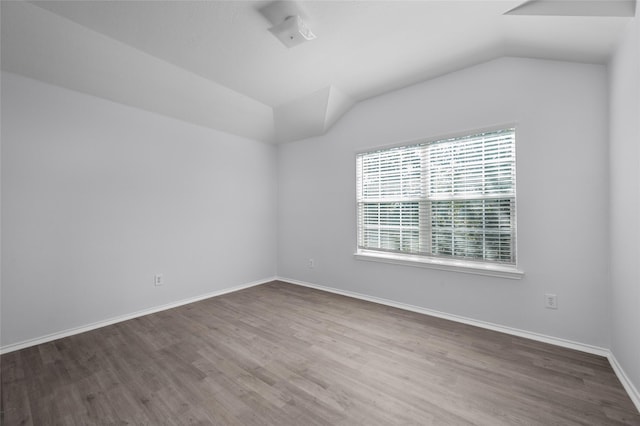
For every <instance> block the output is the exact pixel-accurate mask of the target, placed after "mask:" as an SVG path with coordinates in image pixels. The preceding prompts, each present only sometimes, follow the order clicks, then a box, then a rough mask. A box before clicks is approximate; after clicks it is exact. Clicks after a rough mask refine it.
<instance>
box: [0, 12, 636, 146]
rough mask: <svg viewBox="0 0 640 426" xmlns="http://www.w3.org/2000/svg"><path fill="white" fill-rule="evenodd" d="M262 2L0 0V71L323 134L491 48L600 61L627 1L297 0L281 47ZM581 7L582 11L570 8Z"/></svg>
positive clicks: (277, 134) (275, 129)
mask: <svg viewBox="0 0 640 426" xmlns="http://www.w3.org/2000/svg"><path fill="white" fill-rule="evenodd" d="M267 3H268V2H264V1H42V2H40V1H34V2H29V3H25V2H22V1H18V2H7V1H2V3H1V8H2V10H1V13H2V68H3V69H5V70H8V71H11V72H15V73H18V74H22V75H26V76H28V77H32V78H36V79H40V80H43V81H46V82H50V83H52V84H57V85H61V86H64V87H68V88H71V89H74V90H79V91H83V92H86V93H89V94H93V95H96V96H101V97H104V98H107V99H111V100H114V101H117V102H120V103H124V104H127V105H132V106H135V107H140V108H144V109H147V110H150V111H154V112H158V113H161V114H165V115H169V116H173V117H177V118H179V119H182V120H186V121H190V122H193V123H196V124H199V125H204V126H207V127H212V128H216V129H219V130H223V131H226V132H230V133H234V134H237V135H240V136H245V137H249V138H253V139H258V140H263V141H267V142H281V141H288V140H293V139H299V138H303V137H307V136H312V135H316V134H320V133H322V132H324V131H326V130H327V129H328V128H329V127H330V125H331V124H332V123H333V122H335V121H336V120H337V119H338V118H339V115H340V114H342V113H344V112H345V111H346V110H348V108H349V107H350V106H351V105H352V104H353V103H355V102H358V101H360V100H363V99H366V98H369V97H372V96H376V95H379V94H382V93H384V92H386V91H389V90H393V89H397V88H400V87H403V86H406V85H409V84H413V83H416V82H419V81H422V80H425V79H428V78H432V77H434V76H437V75H441V74H443V73H446V72H450V71H453V70H456V69H460V68H463V67H466V66H470V65H473V64H476V63H480V62H484V61H487V60H490V59H493V58H497V57H500V56H505V55H511V56H527V57H535V58H548V59H560V60H569V61H580V62H594V63H606V61H607V60H608V58H609V56H610V54H611V52H612V49H613V48H614V47H615V44H616V42H617V40H618V37H619V36H620V34H621V31H622V29H623V28H624V27H625V25H626V24H627V23H628V22H629V19H630V18H629V16H633V12H634V6H635V2H634V1H631V0H606V1H595V0H586V1H585V0H582V1H580V0H536V1H534V2H530V4H528V5H526V7H521V8H520V9H518V10H515V11H514V12H513V13H514V14H508V15H505V13H506V12H508V11H510V10H511V9H514V8H516V7H518V6H520V5H522V4H523V3H524V1H522V0H497V1H489V0H470V1H458V0H445V1H435V0H430V1H427V0H425V1H304V2H300V3H301V7H302V8H303V9H304V13H305V14H306V15H307V16H308V20H307V23H308V26H309V27H310V28H311V29H312V31H313V32H314V33H315V34H316V35H317V39H316V40H313V41H311V42H309V43H305V44H302V45H299V46H297V47H294V48H291V49H287V48H286V47H285V46H284V45H282V44H281V43H280V42H279V41H278V40H277V39H276V38H275V37H274V36H273V35H272V34H271V33H269V31H268V28H269V27H270V26H271V24H270V23H269V22H268V21H267V19H266V18H265V17H264V16H263V15H262V14H261V13H260V12H259V9H260V8H262V7H264V6H265V5H266V4H267ZM545 4H549V5H550V6H552V7H551V9H550V8H548V7H545ZM594 4H597V7H592V6H593V5H594ZM559 5H564V6H562V7H560V8H559V7H558V6H559ZM612 6H613V7H612ZM527 8H529V9H527ZM529 10H530V11H529ZM549 10H551V11H550V12H549ZM515 13H518V14H515ZM545 13H551V14H552V15H551V16H549V15H547V16H545ZM581 14H584V15H591V16H571V15H581ZM553 15H563V16H553ZM567 15H569V16H567ZM603 15H626V16H603Z"/></svg>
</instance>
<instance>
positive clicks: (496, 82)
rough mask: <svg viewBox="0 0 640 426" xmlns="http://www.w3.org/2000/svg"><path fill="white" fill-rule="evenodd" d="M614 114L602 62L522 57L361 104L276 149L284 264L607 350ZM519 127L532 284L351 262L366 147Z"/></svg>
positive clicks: (340, 283)
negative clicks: (359, 161) (549, 300)
mask: <svg viewBox="0 0 640 426" xmlns="http://www.w3.org/2000/svg"><path fill="white" fill-rule="evenodd" d="M607 117H608V87H607V72H606V69H605V67H603V66H598V65H586V64H575V63H564V62H554V61H541V60H532V59H516V58H503V59H499V60H495V61H492V62H489V63H486V64H481V65H478V66H475V67H472V68H468V69H465V70H462V71H458V72H455V73H451V74H448V75H445V76H443V77H440V78H436V79H433V80H430V81H427V82H424V83H421V84H418V85H415V86H412V87H408V88H406V89H403V90H399V91H395V92H392V93H388V94H385V95H383V96H380V97H377V98H374V99H370V100H367V101H365V102H362V103H360V104H358V105H356V106H355V107H354V109H352V110H351V111H350V112H349V113H347V115H345V116H344V117H343V118H342V120H341V121H339V122H338V123H337V124H336V126H335V127H334V128H333V129H332V130H331V131H330V132H329V133H328V134H326V135H324V136H322V137H318V138H313V139H307V140H303V141H298V142H293V143H290V144H286V145H281V146H280V149H279V151H278V161H279V165H278V173H279V177H278V185H279V213H278V218H279V221H278V226H279V232H278V235H279V243H278V244H279V249H278V250H279V252H278V253H279V255H278V274H279V275H280V276H281V277H284V278H289V279H294V280H300V281H305V282H309V283H313V284H317V285H323V286H327V287H333V288H337V289H340V290H345V291H351V292H357V293H362V294H366V295H370V296H375V297H380V298H386V299H389V300H392V301H396V302H401V303H407V304H412V305H415V306H419V307H423V308H428V309H433V310H437V311H442V312H446V313H449V314H454V315H459V316H463V317H468V318H472V319H476V320H481V321H487V322H491V323H495V324H499V325H502V326H508V327H514V328H517V329H521V330H526V331H531V332H537V333H542V334H545V335H549V336H554V337H558V338H564V339H568V340H572V341H576V342H581V343H584V344H591V345H595V346H599V347H605V348H607V347H609V344H610V341H609V332H610V326H611V322H610V310H609V303H610V292H609V285H608V280H609V278H608V244H609V239H608V234H607V231H608V206H607V202H606V198H607V191H608V189H609V186H608V162H607V161H608V160H607V158H608V157H607V139H608V133H607V132H608V125H607V121H608V120H607ZM511 123H516V125H517V141H516V149H517V176H518V182H517V194H518V201H517V209H518V257H519V267H520V268H521V269H522V270H524V272H525V276H524V278H523V279H522V280H520V281H518V280H510V279H504V278H491V277H483V276H477V275H469V274H463V273H458V272H445V271H437V270H432V269H423V268H416V267H407V266H400V265H389V264H381V263H372V262H365V261H360V260H355V259H354V258H353V253H354V252H355V245H356V228H355V226H356V225H355V224H356V220H355V218H356V212H355V153H356V152H358V151H361V150H366V149H370V148H373V147H377V146H383V145H385V144H396V143H399V142H403V141H412V140H416V139H420V138H434V137H438V136H440V135H449V134H452V133H459V132H461V131H464V130H468V131H470V132H473V131H475V130H476V129H482V128H486V127H490V126H496V125H500V124H511ZM309 258H313V259H314V260H315V261H316V267H315V268H314V269H310V268H308V267H307V260H308V259H309ZM545 292H551V293H556V294H557V295H558V304H559V309H558V310H556V311H554V310H548V309H544V307H543V295H544V293H545Z"/></svg>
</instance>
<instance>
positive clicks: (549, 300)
mask: <svg viewBox="0 0 640 426" xmlns="http://www.w3.org/2000/svg"><path fill="white" fill-rule="evenodd" d="M544 307H545V308H547V309H558V296H556V295H555V294H551V293H546V294H545V295H544Z"/></svg>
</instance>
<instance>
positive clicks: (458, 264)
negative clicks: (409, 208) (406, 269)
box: [353, 250, 524, 280]
mask: <svg viewBox="0 0 640 426" xmlns="http://www.w3.org/2000/svg"><path fill="white" fill-rule="evenodd" d="M353 256H354V257H355V258H356V259H357V260H366V261H370V262H382V263H392V264H395V265H406V266H417V267H420V268H430V269H439V270H443V271H453V272H462V273H465V274H475V275H486V276H490V277H499V278H510V279H513V280H519V279H522V277H523V276H524V272H523V271H521V270H519V269H517V268H515V267H511V266H501V265H492V264H480V263H475V262H465V261H463V260H450V259H439V258H429V257H422V256H411V255H404V256H403V255H396V254H390V253H380V252H374V251H364V250H363V251H358V252H356V253H354V255H353Z"/></svg>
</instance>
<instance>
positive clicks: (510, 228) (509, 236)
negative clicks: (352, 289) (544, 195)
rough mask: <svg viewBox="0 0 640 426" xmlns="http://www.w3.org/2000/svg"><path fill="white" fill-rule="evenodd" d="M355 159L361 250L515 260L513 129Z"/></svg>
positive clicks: (392, 150) (466, 258) (498, 261)
mask: <svg viewBox="0 0 640 426" xmlns="http://www.w3.org/2000/svg"><path fill="white" fill-rule="evenodd" d="M356 162H357V164H356V168H357V204H358V206H357V208H358V249H359V250H372V251H379V252H390V253H397V254H407V255H412V256H415V255H418V256H428V257H445V258H456V259H464V260H473V261H482V262H491V263H500V264H510V265H515V263H516V246H515V244H516V216H515V197H516V192H515V180H516V170H515V167H516V162H515V129H504V130H499V131H494V132H486V133H480V134H476V135H471V136H465V137H459V138H452V139H445V140H439V141H433V142H428V143H420V144H415V145H409V146H403V147H395V148H389V149H383V150H377V151H372V152H366V153H362V154H359V155H358V156H357V160H356Z"/></svg>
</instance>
